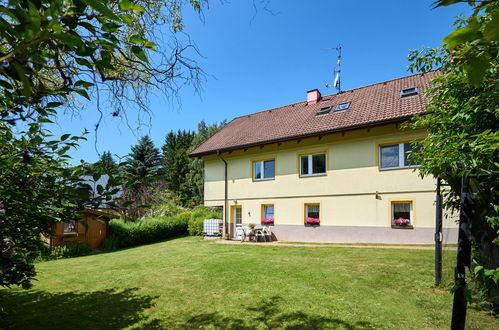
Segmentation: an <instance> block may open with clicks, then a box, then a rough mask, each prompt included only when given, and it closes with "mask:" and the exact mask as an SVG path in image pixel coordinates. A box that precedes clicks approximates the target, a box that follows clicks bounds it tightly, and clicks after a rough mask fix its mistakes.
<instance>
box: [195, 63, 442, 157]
mask: <svg viewBox="0 0 499 330" xmlns="http://www.w3.org/2000/svg"><path fill="white" fill-rule="evenodd" d="M436 74H437V72H435V71H434V72H429V73H424V74H421V73H420V74H415V75H411V76H407V77H402V78H398V79H394V80H389V81H385V82H380V83H377V84H373V85H369V86H365V87H360V88H355V89H352V90H349V91H344V92H341V93H339V94H332V95H327V96H323V97H322V100H321V101H320V102H318V103H317V104H313V105H307V102H306V101H304V102H298V103H294V104H290V105H286V106H283V107H279V108H275V109H270V110H265V111H262V112H257V113H253V114H250V115H245V116H241V117H237V118H234V119H233V120H232V121H231V122H230V123H228V124H227V125H226V126H225V127H224V128H223V129H221V130H220V131H219V132H218V133H216V134H215V135H213V136H212V137H211V138H210V139H208V140H207V141H206V142H204V143H203V144H201V145H200V146H199V147H198V148H196V149H195V150H193V151H192V152H191V153H190V156H202V155H207V154H211V153H216V152H217V151H229V150H235V149H241V148H247V147H252V146H257V145H262V144H268V143H275V142H280V141H287V140H292V139H297V138H304V137H309V136H317V135H323V134H328V133H333V132H338V131H345V130H349V129H354V128H357V127H368V126H375V125H379V124H382V123H387V122H397V121H402V120H405V119H408V118H409V117H410V116H412V115H414V114H418V113H422V112H424V111H425V100H424V95H423V91H424V90H425V89H426V88H428V86H429V82H430V80H431V79H432V78H433V77H435V75H436ZM411 87H417V88H418V91H419V93H418V95H417V96H411V97H407V98H403V99H401V98H400V91H401V90H402V89H405V88H411ZM305 97H306V95H304V98H305ZM344 102H351V104H350V108H349V109H348V110H346V111H339V112H333V110H334V108H335V107H336V105H337V104H340V103H344ZM326 106H332V110H331V112H330V113H329V114H327V115H322V116H316V114H317V111H318V110H319V109H320V108H323V107H326Z"/></svg>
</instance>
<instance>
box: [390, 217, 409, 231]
mask: <svg viewBox="0 0 499 330" xmlns="http://www.w3.org/2000/svg"><path fill="white" fill-rule="evenodd" d="M392 228H407V229H411V228H413V227H412V224H411V220H410V219H404V218H397V219H393V220H392Z"/></svg>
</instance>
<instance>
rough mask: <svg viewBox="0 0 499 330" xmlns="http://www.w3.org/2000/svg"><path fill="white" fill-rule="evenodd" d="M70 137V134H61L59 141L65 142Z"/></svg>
mask: <svg viewBox="0 0 499 330" xmlns="http://www.w3.org/2000/svg"><path fill="white" fill-rule="evenodd" d="M70 136H71V134H63V135H62V136H61V141H65V140H67V139H68V138H69V137H70Z"/></svg>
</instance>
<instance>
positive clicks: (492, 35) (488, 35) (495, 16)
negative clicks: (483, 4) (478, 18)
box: [483, 10, 499, 41]
mask: <svg viewBox="0 0 499 330" xmlns="http://www.w3.org/2000/svg"><path fill="white" fill-rule="evenodd" d="M483 37H484V38H485V39H487V40H490V41H497V40H499V10H497V11H494V12H493V13H492V19H491V20H490V21H488V22H487V23H485V28H484V30H483Z"/></svg>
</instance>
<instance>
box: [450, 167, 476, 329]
mask: <svg viewBox="0 0 499 330" xmlns="http://www.w3.org/2000/svg"><path fill="white" fill-rule="evenodd" d="M469 190H470V189H469V177H468V176H467V175H463V177H462V180H461V201H460V213H459V237H458V246H457V264H456V268H455V271H454V280H455V282H456V291H454V303H453V306H452V323H451V329H453V330H461V329H463V330H464V326H465V324H466V308H467V302H466V297H465V291H466V289H467V283H466V267H470V264H471V218H472V213H473V196H472V194H471V193H470V191H469Z"/></svg>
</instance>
